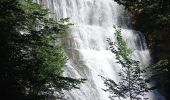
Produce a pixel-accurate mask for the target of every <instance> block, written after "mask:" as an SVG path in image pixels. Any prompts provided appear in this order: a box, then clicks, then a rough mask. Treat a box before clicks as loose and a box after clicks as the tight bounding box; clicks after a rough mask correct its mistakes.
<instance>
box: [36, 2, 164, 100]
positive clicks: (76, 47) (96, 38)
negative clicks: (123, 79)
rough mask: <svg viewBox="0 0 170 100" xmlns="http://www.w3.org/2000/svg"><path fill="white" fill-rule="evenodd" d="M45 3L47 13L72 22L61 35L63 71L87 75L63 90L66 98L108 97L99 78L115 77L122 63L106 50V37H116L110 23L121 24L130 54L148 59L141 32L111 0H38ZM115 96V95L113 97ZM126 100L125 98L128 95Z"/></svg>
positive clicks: (99, 99)
mask: <svg viewBox="0 0 170 100" xmlns="http://www.w3.org/2000/svg"><path fill="white" fill-rule="evenodd" d="M38 1H39V2H40V1H41V2H42V3H43V4H44V5H45V6H47V7H48V8H49V9H50V11H51V12H52V13H54V14H51V15H50V17H53V18H56V19H57V20H59V19H61V18H67V17H68V18H70V21H71V23H73V24H74V26H72V27H71V28H70V30H69V32H70V33H69V36H68V37H67V38H65V39H64V42H65V43H66V44H67V48H66V52H67V55H68V57H69V61H68V62H67V66H66V68H65V72H64V75H65V76H69V77H74V78H86V79H87V81H86V83H84V84H82V85H81V86H80V89H75V90H71V91H69V92H65V95H66V99H67V100H110V99H109V98H108V97H109V93H106V92H104V91H103V89H104V88H105V86H104V84H103V80H102V78H101V77H100V76H99V75H101V76H104V77H106V78H110V79H113V80H114V81H118V80H119V77H118V75H117V74H118V72H119V69H120V67H121V65H119V64H117V63H116V59H115V55H114V54H113V53H111V51H110V50H108V48H109V45H108V42H107V41H106V40H107V38H110V39H111V40H112V41H113V42H114V41H115V37H114V31H115V30H114V29H113V27H112V26H113V25H119V26H121V27H122V29H121V30H122V36H123V38H124V39H125V40H126V41H127V44H128V46H129V47H130V48H131V49H132V50H133V51H134V52H133V58H134V59H136V60H139V61H140V62H141V63H142V64H149V63H150V60H151V58H150V54H149V51H148V49H147V46H146V44H145V39H144V37H143V35H142V34H141V33H140V32H138V31H134V30H131V29H129V28H128V21H129V19H128V17H124V16H123V15H124V10H123V7H121V6H120V5H118V4H117V3H116V2H114V0H38ZM154 95H156V93H150V94H149V100H164V99H163V98H161V96H156V97H155V96H154ZM115 100H118V99H115ZM127 100H128V99H127Z"/></svg>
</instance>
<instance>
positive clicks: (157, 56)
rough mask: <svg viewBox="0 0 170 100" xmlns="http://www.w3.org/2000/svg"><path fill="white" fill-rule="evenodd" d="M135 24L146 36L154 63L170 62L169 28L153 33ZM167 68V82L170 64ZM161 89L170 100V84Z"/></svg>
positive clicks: (169, 74) (155, 30)
mask: <svg viewBox="0 0 170 100" xmlns="http://www.w3.org/2000/svg"><path fill="white" fill-rule="evenodd" d="M136 22H137V21H136ZM145 23H147V22H145ZM135 24H137V23H135ZM135 24H134V27H136V28H137V30H140V31H141V32H142V33H144V34H145V37H146V40H147V44H148V48H149V49H150V52H151V56H152V59H153V62H154V63H156V62H157V61H159V60H162V59H167V60H168V61H169V62H170V29H168V28H167V27H163V28H159V29H158V28H155V29H152V31H148V30H146V29H144V28H143V27H142V26H140V25H137V26H135ZM167 67H168V72H167V73H166V75H165V77H164V78H165V80H170V79H169V76H170V64H169V65H167ZM166 76H167V77H166ZM161 89H162V90H163V91H165V93H163V95H165V97H166V99H167V100H170V96H169V94H170V82H167V83H166V84H165V85H164V86H163V87H162V88H161Z"/></svg>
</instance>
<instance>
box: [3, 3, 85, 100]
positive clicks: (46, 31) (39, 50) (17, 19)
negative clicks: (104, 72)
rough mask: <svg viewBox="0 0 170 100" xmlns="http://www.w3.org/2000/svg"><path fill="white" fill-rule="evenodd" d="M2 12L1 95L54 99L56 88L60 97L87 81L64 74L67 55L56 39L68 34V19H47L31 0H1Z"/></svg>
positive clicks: (24, 99) (17, 99)
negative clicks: (63, 92)
mask: <svg viewBox="0 0 170 100" xmlns="http://www.w3.org/2000/svg"><path fill="white" fill-rule="evenodd" d="M0 11H1V15H2V16H0V28H1V29H0V33H1V34H0V38H1V39H0V44H1V47H0V50H1V52H0V57H1V58H0V66H1V68H0V81H1V85H0V86H1V87H0V88H1V91H0V92H1V93H0V95H1V98H4V99H5V100H10V99H13V100H38V99H47V98H48V99H49V98H51V99H52V98H53V99H54V95H53V94H54V91H56V92H57V98H61V96H62V95H61V94H62V93H61V92H62V90H70V89H72V88H78V84H80V83H82V82H84V80H83V79H80V80H79V79H73V78H69V77H63V76H62V72H63V70H62V69H63V67H64V65H65V63H66V60H67V58H66V56H65V54H64V52H63V49H62V46H61V44H60V43H59V42H57V41H56V39H57V37H58V36H59V35H61V36H64V35H65V34H67V29H68V28H69V25H72V24H71V23H69V19H68V18H66V19H61V20H60V21H58V22H56V21H54V20H53V19H51V18H47V14H49V12H48V10H47V9H46V8H44V7H43V6H41V5H39V4H36V3H32V2H31V0H1V1H0ZM9 95H10V96H9Z"/></svg>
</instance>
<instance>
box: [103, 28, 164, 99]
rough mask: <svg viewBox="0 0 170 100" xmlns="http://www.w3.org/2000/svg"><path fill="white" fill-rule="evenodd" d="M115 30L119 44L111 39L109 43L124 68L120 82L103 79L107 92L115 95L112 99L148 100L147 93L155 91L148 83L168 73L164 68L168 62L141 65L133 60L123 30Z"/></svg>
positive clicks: (120, 74)
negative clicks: (165, 72)
mask: <svg viewBox="0 0 170 100" xmlns="http://www.w3.org/2000/svg"><path fill="white" fill-rule="evenodd" d="M114 28H115V30H116V32H115V37H116V40H117V42H116V43H113V42H112V41H111V40H110V39H108V42H109V44H110V49H111V51H112V52H113V53H114V54H115V55H116V59H117V60H118V61H117V63H119V64H121V65H122V68H121V69H120V72H119V73H118V76H119V77H120V81H119V82H115V81H114V80H111V79H106V78H104V77H102V78H103V79H104V83H105V85H106V87H107V89H105V91H106V92H110V93H111V94H113V95H111V96H110V98H111V99H114V98H115V97H118V98H119V99H122V98H123V99H125V98H129V99H130V100H138V99H147V98H145V95H146V93H147V92H150V91H152V90H153V89H155V87H149V86H148V82H151V80H153V79H154V78H158V77H157V76H159V75H160V73H162V72H163V70H164V71H166V68H165V67H164V66H165V65H167V61H166V60H162V61H160V62H158V63H157V64H155V65H152V66H148V67H146V66H143V65H141V64H140V62H139V61H136V60H134V59H132V57H131V54H132V50H131V49H129V48H128V47H127V44H126V41H125V40H123V38H122V36H121V29H116V27H114ZM153 70H154V71H153Z"/></svg>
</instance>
